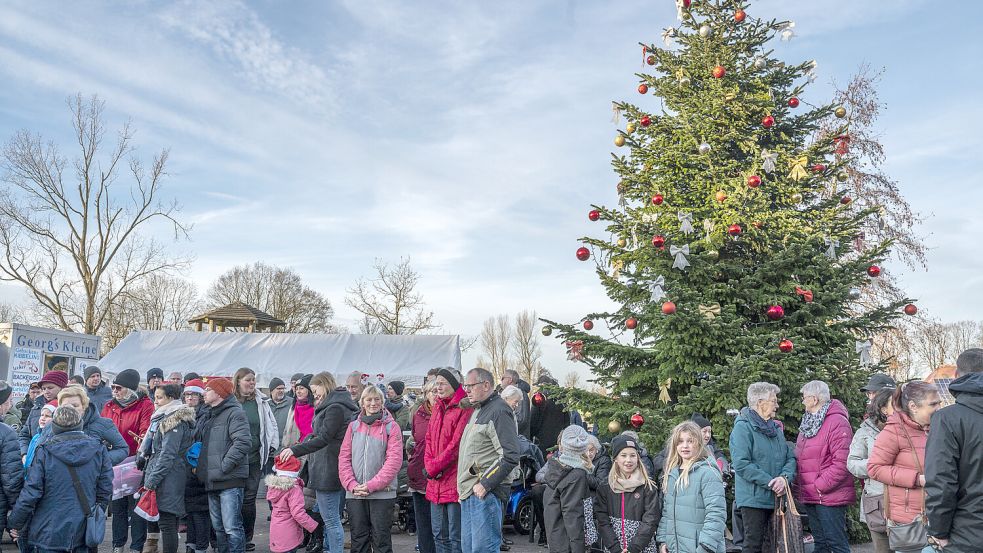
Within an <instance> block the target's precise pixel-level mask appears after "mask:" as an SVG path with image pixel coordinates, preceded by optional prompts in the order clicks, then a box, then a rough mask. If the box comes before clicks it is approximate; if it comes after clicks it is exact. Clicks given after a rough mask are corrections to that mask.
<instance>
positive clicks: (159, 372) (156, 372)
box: [147, 367, 164, 382]
mask: <svg viewBox="0 0 983 553" xmlns="http://www.w3.org/2000/svg"><path fill="white" fill-rule="evenodd" d="M151 378H159V379H161V380H164V370H163V369H158V368H157V367H154V368H152V369H150V370H149V371H147V382H150V379H151Z"/></svg>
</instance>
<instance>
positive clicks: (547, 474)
mask: <svg viewBox="0 0 983 553" xmlns="http://www.w3.org/2000/svg"><path fill="white" fill-rule="evenodd" d="M575 470H577V469H576V468H574V467H569V466H567V465H564V464H563V463H561V462H559V461H557V460H556V459H552V458H551V459H550V460H549V461H547V462H546V467H545V468H544V469H543V475H542V476H543V477H542V482H543V483H544V484H546V485H547V486H549V487H551V488H553V489H554V490H555V489H557V488H559V487H560V483H561V482H563V480H564V479H565V478H567V477H568V476H570V474H571V473H572V472H573V471H575ZM581 470H582V469H581Z"/></svg>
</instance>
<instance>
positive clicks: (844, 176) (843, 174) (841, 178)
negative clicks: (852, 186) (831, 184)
mask: <svg viewBox="0 0 983 553" xmlns="http://www.w3.org/2000/svg"><path fill="white" fill-rule="evenodd" d="M849 178H850V175H849V174H847V172H846V171H843V172H840V173H837V175H836V180H838V181H840V182H846V181H847V180H848V179H849Z"/></svg>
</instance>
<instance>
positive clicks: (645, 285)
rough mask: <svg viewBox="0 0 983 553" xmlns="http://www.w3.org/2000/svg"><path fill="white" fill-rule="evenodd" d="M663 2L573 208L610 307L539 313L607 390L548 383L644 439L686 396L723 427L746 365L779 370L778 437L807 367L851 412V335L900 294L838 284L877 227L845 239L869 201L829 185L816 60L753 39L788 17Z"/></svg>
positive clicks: (844, 138)
mask: <svg viewBox="0 0 983 553" xmlns="http://www.w3.org/2000/svg"><path fill="white" fill-rule="evenodd" d="M677 7H678V10H679V20H680V23H679V25H678V28H669V29H666V31H665V32H664V33H663V35H662V39H663V42H664V46H662V45H656V44H642V50H643V59H644V63H645V65H644V67H645V70H644V71H643V72H641V73H638V74H637V76H638V79H639V83H638V84H637V86H638V93H639V94H640V96H638V97H637V100H636V101H634V102H628V101H625V102H616V103H615V108H616V111H617V112H619V113H620V116H621V117H622V118H623V120H624V122H625V127H624V128H623V130H619V132H618V134H617V136H616V137H615V140H614V143H615V146H617V147H618V150H617V153H616V154H614V155H613V156H612V157H613V159H612V165H613V167H614V170H615V172H616V173H617V178H618V184H617V191H618V195H619V199H620V201H619V203H618V205H617V206H614V207H605V206H600V205H596V206H593V208H592V209H591V210H590V211H589V213H588V219H589V220H590V221H593V223H590V224H592V225H601V224H604V225H606V230H607V232H608V233H609V234H608V236H606V237H603V238H597V237H585V238H582V239H581V241H582V242H583V246H582V247H581V248H579V249H578V250H577V252H576V253H577V258H578V259H580V260H581V261H590V260H593V261H594V263H595V264H596V266H597V274H598V276H599V278H600V280H601V283H602V284H603V285H604V287H605V289H606V292H607V294H608V296H609V297H610V298H611V299H612V300H613V301H614V302H615V303H616V304H618V305H620V306H621V307H620V309H618V310H617V311H614V312H600V313H590V314H587V315H586V316H585V317H584V319H583V320H582V321H580V322H579V323H576V324H563V323H559V322H554V321H550V320H545V319H544V323H546V325H547V326H546V327H545V328H544V334H548V335H549V334H555V335H556V336H557V337H558V338H559V339H561V340H563V341H564V342H565V343H566V346H567V348H568V352H569V358H570V359H574V360H578V361H583V362H584V363H587V364H588V365H589V366H590V367H591V370H592V372H593V373H594V375H595V378H594V380H595V381H596V382H597V383H598V384H600V385H601V386H603V387H604V388H605V389H607V390H608V391H609V392H610V393H609V394H608V395H607V396H599V395H597V394H591V393H587V392H583V391H577V390H562V389H556V390H550V391H548V393H553V394H557V396H558V397H560V398H561V399H562V400H563V401H566V402H568V403H569V404H572V405H574V406H576V407H578V408H579V409H581V411H582V412H584V413H585V416H588V417H589V418H591V419H592V420H593V421H594V422H595V423H597V424H598V426H599V429H600V430H601V433H602V434H603V433H605V431H607V432H608V433H612V434H613V433H617V432H620V431H621V430H622V429H627V428H628V427H629V425H631V426H634V427H635V428H638V429H639V431H640V432H641V433H642V434H644V435H647V436H648V438H649V440H650V445H651V446H655V447H658V446H659V445H660V444H658V443H655V442H654V441H652V440H656V439H657V440H662V439H664V438H665V431H666V429H667V427H668V426H669V425H670V424H672V423H674V422H676V421H678V420H680V419H683V418H687V417H689V416H690V414H691V413H693V412H700V413H703V414H704V415H706V416H707V417H708V418H710V419H711V420H712V421H713V423H714V426H715V427H716V429H717V435H718V437H719V436H726V435H727V433H729V432H730V429H731V428H732V419H731V418H730V417H729V416H728V415H727V411H728V410H729V409H735V408H740V407H742V406H744V405H746V399H745V394H746V390H747V386H748V385H749V384H751V383H752V382H756V381H768V382H772V383H775V384H777V385H779V386H780V387H781V388H782V395H781V398H780V399H781V400H782V406H781V409H780V411H779V418H780V419H782V420H783V421H784V422H785V425H786V430H787V432H788V435H789V437H794V435H795V433H796V432H797V429H798V422H799V420H800V418H801V414H802V407H801V405H800V403H799V401H798V397H799V395H798V391H799V388H800V387H801V386H802V385H803V384H804V383H806V382H808V381H810V380H823V381H825V382H827V383H828V384H829V385H830V388H831V390H832V392H833V395H834V397H837V398H839V399H841V400H842V401H844V403H846V404H847V406H848V407H849V408H850V410H851V412H852V414H853V415H855V416H858V417H859V414H860V412H861V410H862V408H863V405H864V398H863V396H862V393H861V392H860V391H859V388H860V387H861V386H862V385H863V384H864V383H865V381H866V379H867V377H868V375H869V373H870V371H871V370H872V369H874V368H876V367H871V366H870V361H869V347H870V346H869V341H868V339H869V337H870V336H871V335H872V334H874V333H875V332H878V331H880V330H882V329H884V328H886V327H888V326H889V325H890V324H891V321H892V320H893V319H895V318H896V317H899V316H901V314H902V307H903V306H905V304H907V303H909V301H910V300H902V301H899V302H897V303H893V304H890V305H881V306H879V307H875V308H874V309H870V310H866V311H862V309H861V308H860V307H859V305H858V304H857V303H856V301H855V300H856V299H857V298H858V297H859V289H860V288H862V287H863V286H865V285H866V284H868V283H869V282H870V280H869V279H876V278H878V277H879V276H880V273H881V269H880V264H881V263H882V262H883V261H884V260H885V259H886V258H887V256H888V255H889V247H890V243H888V242H886V241H885V242H882V243H878V244H871V243H870V241H867V242H866V243H864V242H863V241H862V240H859V238H860V237H861V230H862V228H863V225H864V223H865V222H866V221H868V218H870V217H875V216H876V213H875V212H876V209H873V208H872V209H859V208H857V207H855V206H854V205H852V202H851V198H849V197H848V196H846V195H845V194H844V192H843V188H844V183H845V182H846V181H847V180H848V179H849V178H850V177H849V175H848V173H847V171H846V169H847V168H848V167H849V165H850V163H851V158H850V153H849V148H848V141H849V139H848V132H849V121H850V117H849V113H847V110H846V109H844V108H843V107H839V106H836V105H831V104H822V103H821V102H819V101H816V100H813V99H811V98H809V97H808V96H807V95H806V89H807V88H808V85H809V84H810V83H812V82H813V81H814V80H815V77H816V73H815V72H816V63H815V62H813V61H807V62H803V63H798V64H786V63H783V62H782V61H780V60H779V59H777V57H776V56H775V55H774V50H770V49H769V46H768V45H769V44H776V43H777V44H778V45H779V46H780V44H781V41H780V40H779V39H781V40H786V39H790V38H791V37H792V36H793V28H794V23H792V22H788V21H775V20H770V21H769V20H763V19H758V18H756V17H754V16H753V15H752V14H750V13H748V12H746V11H745V10H748V5H747V3H746V2H740V1H732V0H712V1H707V0H699V1H697V0H693V1H692V3H690V2H689V1H688V0H678V2H677ZM831 121H832V122H834V123H835V124H833V125H830V124H829V123H830V122H831ZM824 123H825V124H824ZM905 311H908V312H913V311H914V306H913V305H909V306H907V308H906V310H905ZM602 323H603V324H606V326H607V329H606V331H605V329H601V328H599V329H598V330H601V331H602V332H598V331H593V329H594V328H595V326H601V325H602ZM723 442H724V443H726V439H724V440H723Z"/></svg>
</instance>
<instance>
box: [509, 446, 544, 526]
mask: <svg viewBox="0 0 983 553" xmlns="http://www.w3.org/2000/svg"><path fill="white" fill-rule="evenodd" d="M520 442H523V443H520V450H521V451H522V455H521V456H520V457H519V467H518V468H519V476H518V477H517V478H516V479H515V480H514V481H513V482H512V490H511V492H510V493H509V500H508V504H507V505H506V506H505V522H504V524H511V525H512V528H514V529H515V531H516V532H517V533H519V534H522V535H526V534H528V533H529V532H531V531H532V529H533V525H534V524H535V521H536V515H535V510H534V508H533V498H532V495H531V490H532V486H533V484H535V483H536V472H538V471H539V469H540V468H542V467H543V465H545V464H546V461H545V460H544V459H543V454H542V452H541V451H540V450H539V447H537V446H536V445H535V444H533V443H532V442H529V441H528V440H524V439H522V438H521V437H520Z"/></svg>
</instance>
